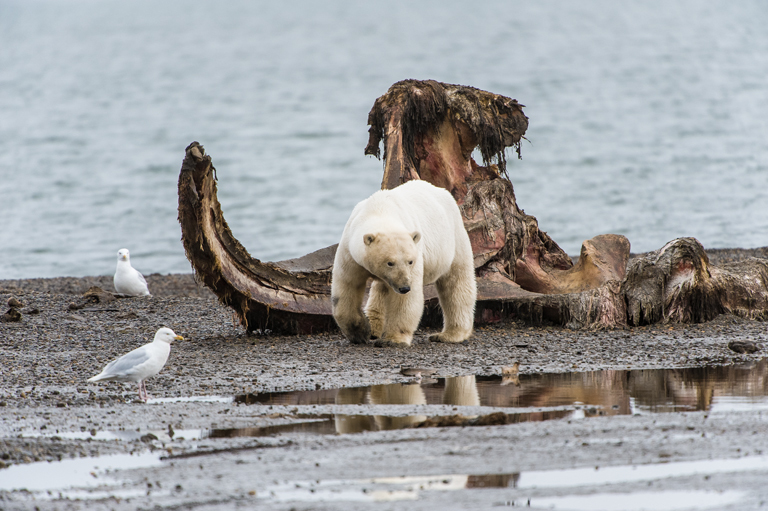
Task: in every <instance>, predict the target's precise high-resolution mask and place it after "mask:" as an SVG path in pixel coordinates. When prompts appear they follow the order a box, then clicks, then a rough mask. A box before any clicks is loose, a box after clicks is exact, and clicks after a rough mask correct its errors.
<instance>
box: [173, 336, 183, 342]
mask: <svg viewBox="0 0 768 511" xmlns="http://www.w3.org/2000/svg"><path fill="white" fill-rule="evenodd" d="M174 339H176V340H177V341H183V340H184V338H183V337H182V336H180V335H177V336H176V337H174Z"/></svg>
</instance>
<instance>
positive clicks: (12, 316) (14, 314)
mask: <svg viewBox="0 0 768 511" xmlns="http://www.w3.org/2000/svg"><path fill="white" fill-rule="evenodd" d="M0 321H2V322H3V323H15V322H17V321H21V312H19V311H18V310H16V309H15V308H13V307H11V308H10V309H8V312H6V313H5V314H3V315H2V316H0Z"/></svg>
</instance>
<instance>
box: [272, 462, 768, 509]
mask: <svg viewBox="0 0 768 511" xmlns="http://www.w3.org/2000/svg"><path fill="white" fill-rule="evenodd" d="M766 469H768V456H755V457H745V458H739V459H719V460H701V461H685V462H674V463H652V464H647V465H621V466H616V467H605V468H599V467H598V468H595V467H585V468H574V469H563V470H539V471H528V472H520V473H512V474H477V475H465V474H442V475H431V476H403V477H378V478H372V479H352V480H315V481H285V482H281V483H276V484H274V485H272V486H270V487H268V488H266V489H265V490H264V491H262V492H261V493H260V494H259V495H258V496H259V497H261V498H265V499H272V500H278V501H314V502H317V501H341V500H347V501H350V500H358V501H386V500H414V499H417V498H419V493H420V492H425V491H459V490H475V489H505V488H508V489H517V490H520V489H556V488H560V489H562V488H580V489H582V490H583V489H585V488H589V487H593V486H605V485H627V484H631V483H637V482H646V481H657V480H666V481H669V480H670V479H674V478H683V477H689V476H693V475H698V476H711V475H715V474H722V473H739V472H753V471H764V470H766ZM743 498H744V493H743V492H740V491H726V492H717V491H693V490H692V491H659V492H653V491H643V492H625V493H608V492H603V493H595V494H591V495H566V496H558V497H541V498H536V499H533V498H532V499H530V500H527V499H526V500H525V501H523V500H514V501H506V502H499V503H496V505H497V506H504V505H506V506H515V507H517V506H519V507H526V506H532V507H539V508H541V507H543V508H548V509H571V510H573V509H584V510H591V511H597V510H625V509H627V510H628V509H657V510H668V511H672V510H677V509H692V508H694V509H707V508H711V507H721V506H725V505H730V504H734V503H736V502H738V501H739V500H741V499H743Z"/></svg>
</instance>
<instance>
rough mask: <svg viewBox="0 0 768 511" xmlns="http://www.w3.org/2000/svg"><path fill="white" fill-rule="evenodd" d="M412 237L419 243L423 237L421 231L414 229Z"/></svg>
mask: <svg viewBox="0 0 768 511" xmlns="http://www.w3.org/2000/svg"><path fill="white" fill-rule="evenodd" d="M411 238H413V242H414V243H418V242H419V240H420V239H421V233H420V232H419V231H413V232H412V233H411Z"/></svg>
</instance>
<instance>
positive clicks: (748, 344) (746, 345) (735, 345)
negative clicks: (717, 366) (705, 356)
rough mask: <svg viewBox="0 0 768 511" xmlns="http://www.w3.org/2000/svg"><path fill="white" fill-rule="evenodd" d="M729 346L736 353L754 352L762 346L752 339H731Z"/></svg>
mask: <svg viewBox="0 0 768 511" xmlns="http://www.w3.org/2000/svg"><path fill="white" fill-rule="evenodd" d="M728 347H729V348H730V349H731V350H733V351H735V352H736V353H754V352H756V351H759V350H760V348H759V347H758V345H757V344H755V343H754V342H752V341H731V342H729V343H728Z"/></svg>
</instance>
